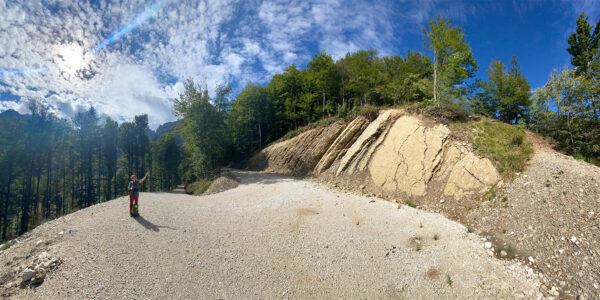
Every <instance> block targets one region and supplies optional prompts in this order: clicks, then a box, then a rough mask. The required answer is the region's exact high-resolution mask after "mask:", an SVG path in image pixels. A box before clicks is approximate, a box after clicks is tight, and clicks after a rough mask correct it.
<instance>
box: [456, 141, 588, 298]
mask: <svg viewBox="0 0 600 300" xmlns="http://www.w3.org/2000/svg"><path fill="white" fill-rule="evenodd" d="M598 214H600V168H598V167H596V166H593V165H591V164H588V163H586V162H583V161H579V160H575V159H573V158H572V157H569V156H565V155H562V154H559V153H556V152H554V151H543V149H542V150H538V151H537V152H536V154H535V155H534V156H533V158H532V160H531V161H530V165H529V166H528V168H527V170H526V171H525V172H523V173H521V174H519V175H518V176H517V177H516V178H515V180H514V181H512V182H510V183H508V184H507V185H506V186H505V187H504V188H503V189H501V190H499V191H498V192H497V194H496V197H494V199H491V200H490V201H486V202H484V203H482V205H481V206H480V207H479V208H478V209H473V210H472V211H471V212H470V213H469V214H468V215H467V216H466V217H465V218H464V220H465V222H467V223H470V225H469V226H471V227H473V228H476V229H478V230H481V231H482V232H484V233H485V234H486V235H489V236H490V237H492V238H493V239H494V241H495V242H496V243H495V244H497V245H498V246H497V247H496V249H498V251H499V249H501V248H504V249H506V248H507V247H508V246H510V247H511V248H512V249H514V251H515V252H516V253H518V254H520V256H521V259H523V260H524V261H527V262H528V264H529V265H531V266H532V267H534V268H535V269H536V270H538V271H540V272H542V273H543V275H544V278H543V285H542V288H543V289H545V290H546V291H548V293H549V294H551V295H555V296H561V297H562V298H565V299H571V298H579V299H599V298H600V272H599V270H600V230H599V228H600V226H599V225H600V218H599V216H598ZM530 257H531V259H530Z"/></svg>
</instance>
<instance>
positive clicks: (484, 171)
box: [444, 152, 500, 197]
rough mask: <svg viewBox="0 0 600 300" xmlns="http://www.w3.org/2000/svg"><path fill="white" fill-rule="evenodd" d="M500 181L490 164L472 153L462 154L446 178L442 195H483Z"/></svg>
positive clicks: (487, 160)
mask: <svg viewBox="0 0 600 300" xmlns="http://www.w3.org/2000/svg"><path fill="white" fill-rule="evenodd" d="M498 181H500V176H499V175H498V172H497V171H496V168H495V167H494V165H493V164H492V162H491V161H490V160H489V159H487V158H479V157H477V156H475V155H474V154H473V153H472V152H465V153H463V157H462V158H461V160H460V161H458V162H457V163H456V164H455V165H454V168H452V171H451V173H450V176H449V177H448V181H447V183H446V187H445V188H444V195H447V196H454V197H460V196H464V195H471V194H476V193H483V192H485V191H486V190H487V189H489V188H490V187H492V186H493V185H494V184H496V183H498Z"/></svg>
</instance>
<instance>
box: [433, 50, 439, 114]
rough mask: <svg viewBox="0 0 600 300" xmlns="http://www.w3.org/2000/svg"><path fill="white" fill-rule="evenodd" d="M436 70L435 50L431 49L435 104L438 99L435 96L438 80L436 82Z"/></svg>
mask: <svg viewBox="0 0 600 300" xmlns="http://www.w3.org/2000/svg"><path fill="white" fill-rule="evenodd" d="M437 71H438V66H437V52H436V51H435V50H434V51H433V102H434V103H436V104H437V101H438V97H437V90H438V86H437V85H438V82H437Z"/></svg>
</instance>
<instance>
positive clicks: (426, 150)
mask: <svg viewBox="0 0 600 300" xmlns="http://www.w3.org/2000/svg"><path fill="white" fill-rule="evenodd" d="M449 133H450V131H449V129H448V128H447V127H446V126H444V125H437V126H435V127H433V128H429V127H426V126H424V125H423V124H421V121H420V120H419V119H418V118H416V117H413V116H402V117H400V118H399V119H398V120H397V121H396V122H395V123H394V124H393V125H392V127H391V129H390V131H389V133H388V134H387V137H386V138H385V140H384V141H383V142H382V143H381V145H380V146H379V148H378V149H377V150H376V151H375V153H374V154H373V158H372V159H371V162H370V164H369V167H368V168H369V173H370V175H371V179H372V180H373V182H374V183H375V184H376V185H379V186H381V187H382V188H383V189H385V190H388V191H396V190H397V191H401V192H404V193H406V194H408V195H411V196H423V195H425V194H426V193H427V191H426V189H427V183H428V182H429V181H430V180H431V178H432V177H433V175H434V170H436V169H437V167H438V165H439V164H440V163H441V162H442V155H443V149H444V145H445V141H446V139H447V137H448V134H449Z"/></svg>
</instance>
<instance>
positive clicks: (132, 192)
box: [127, 172, 150, 217]
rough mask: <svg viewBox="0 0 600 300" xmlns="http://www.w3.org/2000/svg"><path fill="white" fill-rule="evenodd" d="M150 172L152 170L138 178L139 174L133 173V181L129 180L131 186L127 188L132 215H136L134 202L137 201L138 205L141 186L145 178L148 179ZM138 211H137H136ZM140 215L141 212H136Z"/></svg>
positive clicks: (130, 213)
mask: <svg viewBox="0 0 600 300" xmlns="http://www.w3.org/2000/svg"><path fill="white" fill-rule="evenodd" d="M149 174H150V172H146V175H144V178H142V179H140V180H138V179H137V176H135V175H131V181H130V182H129V187H128V188H127V189H128V190H129V215H130V216H131V217H134V215H133V204H134V203H135V205H136V206H137V205H138V198H139V196H140V193H139V186H140V184H141V183H142V182H144V180H146V177H148V175H149ZM136 213H137V211H136ZM136 215H139V214H136Z"/></svg>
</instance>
